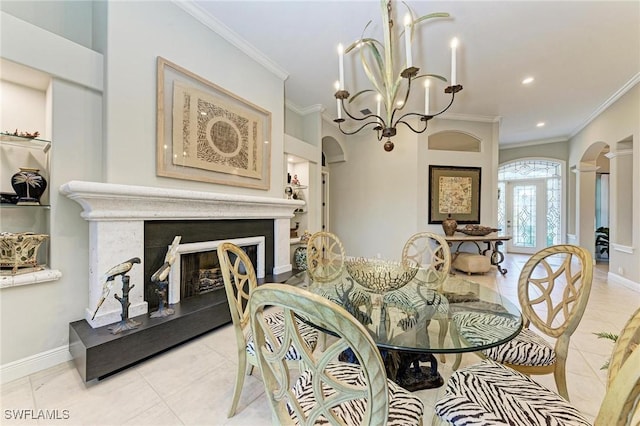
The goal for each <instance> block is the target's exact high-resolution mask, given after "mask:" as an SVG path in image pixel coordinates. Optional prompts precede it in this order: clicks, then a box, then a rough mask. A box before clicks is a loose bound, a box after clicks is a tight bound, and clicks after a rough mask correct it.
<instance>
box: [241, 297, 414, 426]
mask: <svg viewBox="0 0 640 426" xmlns="http://www.w3.org/2000/svg"><path fill="white" fill-rule="evenodd" d="M267 306H276V307H279V308H282V309H283V310H284V318H285V335H286V336H287V339H286V340H285V341H283V342H278V343H277V344H276V345H268V342H274V341H276V340H275V339H274V336H273V335H272V333H273V332H272V331H271V328H270V327H269V324H268V323H267V322H265V320H264V309H265V308H266V307H267ZM249 309H250V316H251V328H252V330H253V333H254V335H255V339H256V345H257V348H258V351H257V358H258V364H259V366H260V371H261V372H262V378H263V382H264V385H265V390H266V395H267V399H268V400H269V404H270V406H271V411H272V414H273V424H282V425H290V424H297V425H315V424H322V423H324V424H327V423H328V424H332V425H367V426H368V425H371V426H377V425H398V426H406V425H420V424H422V416H423V412H424V407H423V404H422V401H421V400H420V398H418V397H416V396H414V395H413V394H411V393H410V392H409V391H407V390H405V389H403V388H401V387H400V386H398V385H396V384H395V383H393V382H392V381H390V380H388V379H387V376H386V373H385V367H384V364H383V361H382V357H381V356H380V352H379V350H378V348H377V347H376V345H375V343H374V342H373V340H372V339H371V336H370V335H369V333H368V332H367V331H366V329H365V328H364V327H363V326H362V324H360V323H359V322H358V321H357V320H356V319H355V318H354V317H353V316H352V315H351V314H349V313H348V312H347V311H346V310H345V309H343V308H342V307H340V306H339V305H337V304H335V303H333V302H331V301H330V300H328V299H325V298H324V297H322V296H318V295H316V294H313V293H311V292H309V291H307V290H304V289H301V288H298V287H293V286H287V285H280V284H264V285H261V286H260V287H258V288H257V289H256V290H255V291H254V292H253V294H252V295H251V299H250V300H249ZM297 318H306V320H307V321H309V322H312V323H313V324H315V325H317V326H318V327H322V328H323V329H326V330H328V331H330V332H331V333H332V334H334V335H335V336H337V338H336V339H335V340H333V339H332V343H331V345H330V346H329V347H327V348H326V349H325V351H324V352H318V351H316V352H312V351H311V350H310V349H309V348H308V347H307V346H306V345H305V343H304V341H303V339H302V336H301V330H300V323H299V322H298V321H297ZM290 345H292V346H294V347H296V348H297V350H298V351H299V353H300V354H301V356H302V362H301V363H302V365H303V366H304V367H303V368H301V370H300V371H302V374H300V375H299V376H298V377H292V375H291V374H290V373H289V370H288V368H287V365H286V363H285V362H284V357H285V353H286V352H287V348H288V347H289V346H290ZM349 348H350V349H351V350H352V351H353V354H354V356H355V358H357V360H358V364H350V363H346V362H339V361H338V356H339V355H340V354H341V353H342V352H343V351H345V350H346V349H349Z"/></svg>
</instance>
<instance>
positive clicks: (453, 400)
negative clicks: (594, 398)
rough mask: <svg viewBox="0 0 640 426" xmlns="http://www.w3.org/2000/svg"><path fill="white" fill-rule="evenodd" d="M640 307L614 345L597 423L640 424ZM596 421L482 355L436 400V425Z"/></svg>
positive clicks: (615, 425) (609, 425)
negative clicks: (481, 357)
mask: <svg viewBox="0 0 640 426" xmlns="http://www.w3.org/2000/svg"><path fill="white" fill-rule="evenodd" d="M639 342H640V309H638V310H636V312H635V313H634V314H633V315H632V316H631V318H630V319H629V321H627V324H626V325H625V326H624V328H623V329H622V332H621V333H620V335H619V337H618V339H617V341H616V344H615V346H614V349H613V352H612V355H611V360H610V363H609V371H608V376H609V380H608V383H607V389H606V393H605V396H604V399H603V402H602V404H601V405H600V409H599V410H598V414H597V416H596V418H595V422H594V425H595V426H632V425H634V426H636V425H638V424H640V422H639V421H640V368H638V366H639V365H640V349H638V343H639ZM472 423H473V424H484V425H493V424H510V425H514V426H529V425H532V424H567V425H568V424H571V425H585V426H586V425H590V423H589V422H588V420H587V419H586V418H585V417H584V415H583V414H582V413H580V411H578V410H577V409H576V407H574V406H573V405H571V404H570V403H569V402H568V401H567V400H566V399H564V398H562V397H560V396H559V395H558V394H557V393H555V392H552V391H550V390H548V389H547V388H545V387H544V386H542V385H541V384H539V383H537V382H535V381H533V380H531V378H529V377H528V376H525V375H523V374H521V373H519V372H517V371H514V370H512V369H510V368H508V367H505V366H502V365H500V364H497V363H495V362H493V361H482V362H481V363H479V364H474V365H471V366H468V367H465V368H463V369H462V370H459V371H456V372H455V373H453V374H452V376H451V378H450V379H449V381H448V382H447V385H446V388H445V394H444V395H443V396H442V397H441V398H440V399H439V400H438V401H437V402H436V404H435V416H434V419H433V421H432V424H433V425H445V424H446V425H467V424H472Z"/></svg>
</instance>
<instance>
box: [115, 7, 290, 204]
mask: <svg viewBox="0 0 640 426" xmlns="http://www.w3.org/2000/svg"><path fill="white" fill-rule="evenodd" d="M108 14H109V15H108V19H107V25H108V27H107V31H108V43H107V52H106V54H105V56H106V57H107V58H108V60H107V69H106V73H105V76H106V84H105V87H106V90H105V96H106V125H105V131H106V134H105V140H106V144H105V146H106V153H105V154H106V180H107V181H108V182H110V183H123V184H132V183H135V184H137V185H146V186H158V187H166V188H183V189H193V190H201V191H213V192H224V193H242V194H251V195H262V196H274V197H277V198H282V188H283V184H284V182H283V176H284V170H283V164H282V160H281V158H282V152H283V135H284V89H283V87H284V82H283V79H282V77H278V76H276V75H274V74H273V73H272V72H270V71H269V70H267V69H266V68H264V67H261V66H259V65H257V63H256V62H255V61H254V60H253V59H252V58H250V57H249V56H247V55H245V54H244V53H242V52H240V51H238V49H237V48H235V47H234V46H233V45H231V44H230V43H229V42H227V41H225V40H224V39H223V38H221V37H220V36H219V35H217V34H215V33H214V32H213V31H212V30H211V29H209V28H207V27H206V26H204V25H203V24H202V23H200V22H198V21H196V20H195V19H194V18H193V17H192V16H191V15H189V14H188V13H187V12H185V11H184V10H182V9H181V8H180V7H178V6H177V5H176V4H174V3H173V2H153V3H149V2H110V3H109V9H108ZM131 29H135V31H132V30H131ZM158 56H162V57H164V58H166V59H168V60H169V61H171V62H173V63H176V64H178V65H180V66H181V67H183V68H186V69H187V70H189V71H191V72H193V73H195V74H197V75H198V76H200V77H202V78H204V79H207V80H209V81H211V82H213V83H215V84H216V85H218V86H221V87H222V88H224V89H226V90H228V91H230V92H232V93H234V94H235V95H237V96H239V97H241V98H244V99H246V100H247V101H249V102H251V103H253V104H255V105H257V106H259V107H261V108H263V109H265V110H267V111H270V112H271V114H272V115H271V126H272V130H271V185H270V190H269V191H266V192H265V191H256V190H252V189H248V188H241V187H232V186H226V185H216V184H209V183H203V182H194V181H184V180H177V179H171V178H164V177H157V176H156V161H155V158H156V61H157V57H158ZM240 70H241V72H240Z"/></svg>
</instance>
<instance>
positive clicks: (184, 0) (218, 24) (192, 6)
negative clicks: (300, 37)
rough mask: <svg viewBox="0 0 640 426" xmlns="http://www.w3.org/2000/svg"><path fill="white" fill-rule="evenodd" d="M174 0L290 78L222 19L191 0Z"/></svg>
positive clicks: (265, 65)
mask: <svg viewBox="0 0 640 426" xmlns="http://www.w3.org/2000/svg"><path fill="white" fill-rule="evenodd" d="M172 2H173V4H175V5H176V6H178V7H179V8H180V9H182V10H184V11H185V12H187V13H188V14H189V15H191V16H193V17H194V18H195V19H197V20H198V21H199V22H201V23H202V24H204V25H205V26H206V27H207V28H209V29H211V30H212V31H214V32H215V33H216V34H218V35H219V36H220V37H222V38H223V39H225V40H226V41H228V42H229V43H231V44H232V45H233V46H235V47H236V48H238V49H239V50H240V51H241V52H243V53H245V54H246V55H247V56H249V57H250V58H251V59H253V60H255V61H256V62H258V63H259V64H260V65H262V66H263V67H265V68H266V69H267V70H269V71H271V72H272V73H273V74H274V75H275V76H277V77H278V78H280V79H281V80H282V81H284V80H286V79H287V78H289V73H288V72H287V71H285V70H284V69H283V68H282V67H281V66H280V65H278V64H276V63H275V62H274V61H272V60H271V59H270V58H269V57H267V55H265V54H264V53H262V52H261V51H260V50H258V49H257V48H255V47H254V46H253V45H251V44H250V43H249V42H247V41H246V40H245V39H243V38H242V37H240V36H239V35H238V34H237V33H236V32H234V31H233V30H232V29H231V28H229V27H227V26H226V25H225V24H223V23H222V21H220V20H218V19H217V18H214V17H213V16H211V15H210V14H208V13H207V12H206V11H205V10H204V9H203V8H202V7H201V6H199V5H197V4H196V3H194V2H193V1H191V0H172Z"/></svg>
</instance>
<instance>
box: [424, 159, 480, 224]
mask: <svg viewBox="0 0 640 426" xmlns="http://www.w3.org/2000/svg"><path fill="white" fill-rule="evenodd" d="M481 176H482V168H481V167H458V166H436V165H430V166H429V223H430V224H436V223H442V221H443V220H444V219H446V218H447V217H448V216H449V214H451V217H452V218H453V219H455V220H456V222H458V223H480V193H481V192H480V191H481Z"/></svg>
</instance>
